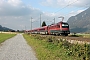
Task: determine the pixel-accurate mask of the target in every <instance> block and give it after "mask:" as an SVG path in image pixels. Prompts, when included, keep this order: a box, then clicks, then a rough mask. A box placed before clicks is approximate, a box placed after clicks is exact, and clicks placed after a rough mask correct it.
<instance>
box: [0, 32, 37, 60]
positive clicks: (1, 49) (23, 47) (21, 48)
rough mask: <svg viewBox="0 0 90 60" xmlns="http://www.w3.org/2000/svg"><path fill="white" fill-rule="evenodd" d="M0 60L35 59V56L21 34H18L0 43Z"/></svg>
mask: <svg viewBox="0 0 90 60" xmlns="http://www.w3.org/2000/svg"><path fill="white" fill-rule="evenodd" d="M0 60H37V58H36V57H35V53H34V52H33V51H32V49H31V47H30V46H29V45H28V44H27V42H26V41H25V39H24V38H23V36H22V34H18V35H16V36H15V37H13V38H11V39H8V40H6V41H5V42H4V43H2V44H1V45H0Z"/></svg>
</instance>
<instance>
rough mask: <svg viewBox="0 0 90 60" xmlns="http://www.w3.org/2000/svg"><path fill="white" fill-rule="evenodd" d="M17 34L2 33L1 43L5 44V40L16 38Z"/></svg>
mask: <svg viewBox="0 0 90 60" xmlns="http://www.w3.org/2000/svg"><path fill="white" fill-rule="evenodd" d="M15 35H16V34H9V33H7V34H6V33H0V43H2V42H4V41H5V40H7V39H9V38H11V37H14V36H15Z"/></svg>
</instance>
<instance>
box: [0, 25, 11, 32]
mask: <svg viewBox="0 0 90 60" xmlns="http://www.w3.org/2000/svg"><path fill="white" fill-rule="evenodd" d="M0 31H13V30H12V29H10V28H7V27H2V26H1V25H0Z"/></svg>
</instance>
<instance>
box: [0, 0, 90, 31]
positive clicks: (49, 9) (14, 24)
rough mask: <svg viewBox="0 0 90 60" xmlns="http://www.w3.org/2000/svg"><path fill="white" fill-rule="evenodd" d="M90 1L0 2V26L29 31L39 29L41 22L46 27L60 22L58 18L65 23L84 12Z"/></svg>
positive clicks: (7, 0) (12, 0)
mask: <svg viewBox="0 0 90 60" xmlns="http://www.w3.org/2000/svg"><path fill="white" fill-rule="evenodd" d="M89 6H90V0H0V25H2V26H5V27H8V28H11V29H15V30H23V29H27V30H29V29H31V26H30V25H31V23H30V20H31V17H32V28H36V27H40V14H41V21H45V22H46V24H47V25H49V24H52V23H53V22H54V20H53V19H54V18H55V22H56V23H57V22H60V21H61V18H58V17H60V16H63V17H64V18H65V19H64V21H67V20H68V18H69V17H70V16H75V15H76V14H78V13H80V12H82V11H84V10H86V9H87V8H89Z"/></svg>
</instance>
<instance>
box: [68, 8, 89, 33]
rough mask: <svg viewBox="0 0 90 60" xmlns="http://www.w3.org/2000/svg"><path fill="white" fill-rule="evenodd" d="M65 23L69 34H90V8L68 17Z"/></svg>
mask: <svg viewBox="0 0 90 60" xmlns="http://www.w3.org/2000/svg"><path fill="white" fill-rule="evenodd" d="M67 22H68V23H69V25H70V30H71V32H76V33H77V32H90V8H88V9H87V10H85V11H83V12H81V13H79V14H78V15H76V16H72V17H70V18H69V19H68V21H67Z"/></svg>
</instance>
